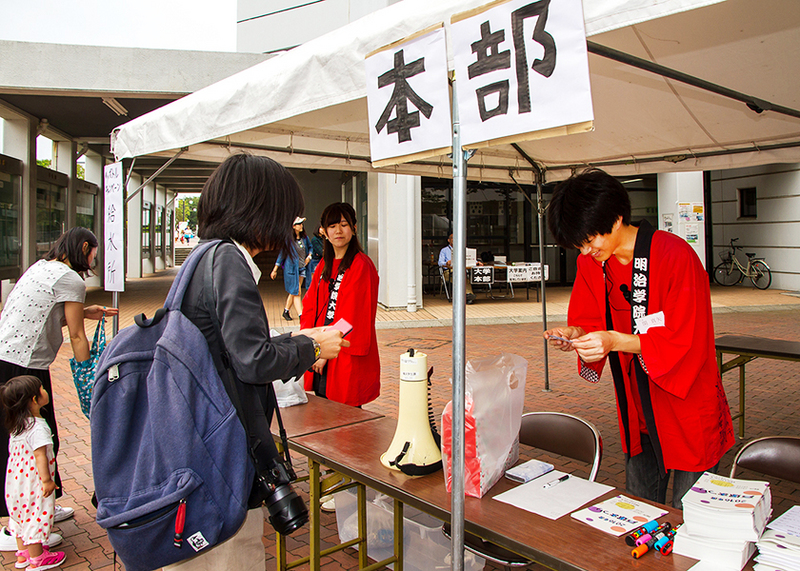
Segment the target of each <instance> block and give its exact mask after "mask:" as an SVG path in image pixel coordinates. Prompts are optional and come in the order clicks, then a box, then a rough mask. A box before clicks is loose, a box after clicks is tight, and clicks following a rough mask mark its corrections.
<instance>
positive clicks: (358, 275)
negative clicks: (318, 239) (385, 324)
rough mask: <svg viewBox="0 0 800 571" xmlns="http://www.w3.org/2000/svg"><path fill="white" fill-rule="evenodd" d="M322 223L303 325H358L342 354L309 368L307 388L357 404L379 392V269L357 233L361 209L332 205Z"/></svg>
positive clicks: (318, 362)
mask: <svg viewBox="0 0 800 571" xmlns="http://www.w3.org/2000/svg"><path fill="white" fill-rule="evenodd" d="M320 224H321V225H322V228H323V232H324V233H325V238H326V240H325V245H324V248H323V254H322V262H321V263H320V264H319V265H318V266H317V269H316V271H315V272H314V277H313V278H312V279H311V283H310V284H309V286H308V293H306V297H305V299H304V300H303V301H304V304H303V305H304V308H305V309H304V311H303V315H302V317H301V318H300V326H301V327H315V326H316V327H320V326H327V325H331V324H334V323H336V322H337V321H338V320H339V319H345V320H346V321H347V322H348V323H350V324H351V325H352V326H353V329H352V331H351V332H350V334H349V335H348V337H347V339H348V340H349V341H350V347H348V348H346V349H342V352H341V353H339V356H338V357H337V358H336V359H324V358H321V359H319V360H318V361H317V362H316V363H314V366H313V367H312V371H309V372H308V373H306V378H305V387H306V390H307V391H309V390H312V389H313V390H314V392H315V393H316V394H317V395H318V396H322V397H325V398H328V399H331V400H334V401H337V402H341V403H344V404H349V405H352V406H361V405H363V404H366V403H368V402H370V401H373V400H375V399H376V398H378V396H379V395H380V392H381V362H380V356H379V354H378V336H377V334H376V332H375V314H376V312H377V310H378V272H377V271H376V270H375V265H374V264H373V263H372V260H371V259H370V258H369V257H368V256H367V255H366V254H365V253H364V252H363V250H362V249H361V244H359V242H358V236H357V235H356V212H355V210H354V209H353V207H352V206H350V205H349V204H347V203H345V202H336V203H334V204H331V205H329V206H328V207H327V208H325V210H324V211H323V212H322V216H321V217H320Z"/></svg>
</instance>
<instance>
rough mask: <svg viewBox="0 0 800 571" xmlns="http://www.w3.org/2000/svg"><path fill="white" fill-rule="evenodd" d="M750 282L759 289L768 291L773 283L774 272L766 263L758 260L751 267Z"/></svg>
mask: <svg viewBox="0 0 800 571" xmlns="http://www.w3.org/2000/svg"><path fill="white" fill-rule="evenodd" d="M750 281H751V282H753V285H754V286H756V287H757V288H758V289H767V288H768V287H769V284H771V283H772V271H770V269H769V266H768V265H767V264H766V262H762V261H761V260H756V261H755V262H753V263H752V265H751V266H750Z"/></svg>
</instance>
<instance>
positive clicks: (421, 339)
mask: <svg viewBox="0 0 800 571" xmlns="http://www.w3.org/2000/svg"><path fill="white" fill-rule="evenodd" d="M174 274H175V271H174V270H168V271H165V272H160V273H159V274H157V275H153V276H148V277H145V278H142V279H140V280H131V281H130V282H129V283H128V286H127V290H126V292H125V293H123V294H122V295H121V304H120V305H121V317H120V323H121V326H123V327H124V326H127V325H130V324H131V323H132V322H133V316H134V315H135V314H137V313H142V312H144V313H146V314H147V315H148V316H150V315H152V314H153V312H154V311H155V309H156V308H158V307H160V306H161V304H162V303H163V300H164V299H165V297H166V291H167V289H168V287H169V284H170V283H171V281H172V278H173V277H174ZM262 282H265V283H262V294H263V297H264V299H265V306H266V308H267V313H268V316H269V319H270V323H271V325H272V326H279V327H289V328H294V327H296V325H297V320H296V318H295V320H294V322H292V323H288V322H284V321H282V320H281V319H280V312H281V311H282V310H283V301H284V299H285V294H284V293H283V289H282V284H280V283H278V282H270V281H269V278H268V276H265V277H264V278H262ZM534 300H535V296H534V295H533V292H531V299H530V301H526V300H525V291H524V290H522V291H521V292H519V291H518V292H517V295H516V297H515V298H514V299H503V300H489V299H486V298H485V296H480V295H479V300H478V301H477V302H476V303H475V304H473V305H470V306H467V308H466V309H467V321H468V327H467V358H468V359H470V358H475V357H480V356H487V355H496V354H498V353H500V352H503V351H507V352H512V353H516V354H519V355H521V356H523V357H525V358H526V359H527V360H528V363H529V368H528V377H527V380H526V383H527V384H526V401H525V411H526V412H527V411H532V410H558V411H564V412H570V413H573V414H576V415H579V416H582V417H584V418H586V419H587V420H589V421H591V422H593V423H594V424H595V425H596V426H597V427H598V429H599V430H600V432H601V434H602V436H603V442H604V458H603V463H602V466H601V470H600V474H599V476H598V480H599V481H601V482H604V483H608V484H611V485H615V486H619V487H624V458H623V454H622V450H621V446H620V441H619V440H620V439H619V433H618V429H617V421H616V407H615V401H614V394H613V388H612V386H611V383H610V382H609V381H610V377H604V378H603V379H601V382H600V383H598V384H596V385H590V384H588V383H586V382H584V381H583V380H581V379H580V378H578V376H577V374H576V366H575V361H574V357H572V356H567V355H562V354H561V353H560V352H552V351H551V352H550V354H549V388H550V390H549V391H547V392H546V391H544V390H543V389H544V386H545V375H544V367H543V362H544V347H543V342H542V339H541V330H542V325H541V304H538V303H537V302H536V301H534ZM547 300H548V315H549V317H548V321H549V323H550V324H551V325H552V324H555V323H558V322H559V321H562V320H563V319H564V318H565V314H566V307H567V304H568V300H569V289H567V288H548V290H547ZM110 301H111V296H110V294H107V293H105V292H102V291H90V292H89V293H88V296H87V303H101V304H106V305H109V304H110ZM424 301H425V308H424V309H423V310H422V311H418V312H416V314H408V313H406V312H404V311H384V310H379V312H378V327H379V331H378V341H379V345H380V352H381V366H382V377H383V379H384V380H383V384H382V391H381V396H380V398H379V399H377V400H376V401H374V402H372V403H369V404H368V405H366V406H365V408H367V409H370V410H374V411H376V412H380V413H382V414H385V415H387V416H392V417H396V415H397V401H398V390H397V389H398V377H399V356H400V354H401V353H403V352H404V351H405V350H406V349H407V348H409V347H415V348H417V349H420V350H424V351H425V352H426V353H428V355H429V364H431V365H432V366H433V367H434V375H433V389H432V393H431V394H432V402H433V406H434V408H435V410H436V411H437V412H438V413H440V412H441V410H442V408H443V407H444V405H445V404H446V402H447V401H448V400H449V399H450V391H451V387H450V383H449V378H450V376H451V368H452V356H451V347H452V327H451V325H450V324H451V320H450V315H451V307H450V305H449V304H448V303H447V302H446V300H442V299H440V298H435V297H428V296H426V297H425V299H424ZM712 302H713V306H714V322H715V328H716V333H717V334H718V335H719V334H724V333H738V334H748V335H759V336H765V337H772V338H781V339H792V340H796V339H797V331H798V324H799V323H800V298H799V297H796V295H791V294H786V293H782V292H778V291H774V290H767V291H763V292H762V291H757V290H754V289H753V288H749V287H735V288H731V289H724V288H718V287H713V288H712ZM107 331H108V332H109V333H110V331H111V327H110V326H109V327H107ZM91 333H92V330H91V324H89V325H87V334H88V335H91ZM70 355H71V351H70V348H69V347H68V346H67V347H64V348H63V349H62V350H61V351H60V353H59V356H58V358H57V360H56V362H55V363H54V365H53V366H52V367H51V372H52V377H53V385H54V393H55V394H54V401H55V407H56V416H57V418H58V422H59V431H60V436H61V452H60V454H59V465H60V469H61V472H62V478H63V482H64V484H63V487H64V497H63V498H62V499H61V500H60V502H61V503H62V504H63V505H67V506H70V507H73V508H75V518H74V519H71V520H67V521H65V522H62V523H60V524H57V530H58V531H59V532H60V533H62V534H63V536H64V543H63V544H62V545H61V546H60V547H59V549H61V550H64V551H66V552H67V560H66V562H65V564H64V565H63V566H62V568H63V569H68V570H71V571H78V570H87V569H102V568H110V566H111V565H112V560H113V559H112V557H113V555H112V550H111V547H110V545H109V543H108V540H107V537H106V534H105V532H104V530H102V529H101V528H100V527H99V526H98V525H97V524H96V523H95V521H94V517H95V510H94V508H93V507H92V506H91V503H90V498H91V495H92V491H93V489H94V485H93V482H92V473H91V460H90V458H91V452H90V435H89V424H88V421H87V420H86V418H85V417H84V416H83V415H82V414H81V412H80V407H79V404H78V399H77V395H76V394H75V389H74V386H73V385H72V379H71V373H70V370H69V363H68V360H69V356H70ZM798 384H800V373H798V372H797V367H796V364H794V363H790V362H784V361H774V360H765V359H758V360H756V361H754V362H752V363H750V364H748V365H747V397H748V404H747V414H748V417H747V418H748V421H747V436H746V438H747V439H751V438H756V437H760V436H766V435H775V434H777V435H782V434H792V435H798V434H800V420H798V418H797V411H798V409H800V396H798V395H799V394H800V393H798V391H797V386H798ZM724 385H725V389H726V392H727V394H728V400H729V402H730V403H731V404H733V403H734V402H736V403H737V404H738V377H737V375H736V373H735V372H731V373H728V374H727V375H726V376H725V379H724ZM740 446H741V443H740V442H738V441H737V445H736V446H735V447H734V449H732V450H731V451H729V452H728V453H727V454H726V455H725V457H724V458H723V461H722V465H721V469H720V472H721V473H723V474H727V473H728V471H729V470H730V464H731V460H732V458H733V456H734V453H735V452H736V450H738V448H739V447H740ZM293 459H294V464H295V467H296V468H297V469H298V472H299V473H306V472H307V470H306V461H305V459H304V458H302V457H297V456H296V455H295V456H293ZM557 461H558V462H559V464H561V465H564V466H565V468H566V469H570V470H575V471H576V473H578V474H579V475H580V474H581V473H582V472H581V470H582V468H581V467H579V466H577V465H572V464H569V463H564V461H563V460H557ZM743 477H757V476H756V475H747V474H743ZM443 485H444V482H443ZM297 488H298V491H299V492H300V493H301V495H303V496H304V497H306V498H307V486H306V485H305V484H301V485H299V486H297ZM794 504H800V489H798V487H797V486H796V485H794V484H789V483H786V482H780V483H777V485H775V486H774V489H773V509H774V510H775V513H776V514H779V513H782V512H783V511H785V510H786V509H788V507H790V506H791V505H794ZM323 525H324V529H323V548H324V547H325V546H327V545H328V544H331V545H332V544H333V543H336V542H337V539H338V537H337V529H336V521H335V517H334V516H333V515H332V514H324V515H323ZM288 544H289V550H290V553H291V557H295V558H296V557H302V556H304V555H307V544H308V529H307V527H306V528H304V529H302V530H299V531H298V532H296V533H295V534H294V535H293V536H291V537H290V538H289V542H288ZM264 545H265V549H266V555H267V569H268V570H273V569H275V568H276V562H275V540H274V533H273V532H272V531H271V528H270V526H269V524H268V523H265V535H264ZM354 554H355V551H354V550H352V549H348V550H346V551H345V552H340V553H338V554H334V555H332V556H328V557H325V558H324V566H323V568H324V569H326V570H338V569H355V568H357V559H356V557H355V556H354ZM2 561H3V563H4V565H5V566H6V568H11V567H12V566H13V554H12V553H3V554H2ZM120 567H121V566H120ZM306 568H307V566H304V567H300V569H306ZM486 568H487V569H494V567H491V566H488V565H487V567H486Z"/></svg>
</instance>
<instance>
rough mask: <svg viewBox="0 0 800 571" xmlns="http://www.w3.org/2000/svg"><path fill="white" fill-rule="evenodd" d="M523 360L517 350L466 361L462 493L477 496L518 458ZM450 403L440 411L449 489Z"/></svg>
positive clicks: (443, 454) (523, 378) (526, 367)
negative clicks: (516, 352)
mask: <svg viewBox="0 0 800 571" xmlns="http://www.w3.org/2000/svg"><path fill="white" fill-rule="evenodd" d="M527 373H528V362H527V361H526V360H525V359H523V358H522V357H520V356H519V355H513V354H511V353H503V354H502V355H499V356H496V357H486V358H483V359H473V360H471V361H469V362H467V366H466V377H465V379H466V386H465V390H466V403H465V414H464V416H465V418H464V421H465V425H466V426H465V429H464V457H465V458H464V460H465V462H464V463H465V466H464V469H465V474H464V492H465V494H466V495H468V496H473V497H477V498H480V497H483V495H484V494H485V493H486V492H487V491H489V489H490V488H491V487H492V486H494V485H495V484H496V483H497V481H498V480H499V479H500V478H501V477H502V476H503V473H504V472H505V470H506V468H508V467H510V466H512V465H513V464H514V463H515V462H516V461H517V458H518V457H519V426H520V423H521V421H522V409H523V406H524V404H525V378H526V376H527ZM452 410H453V402H452V401H450V402H448V403H447V406H445V409H444V413H443V414H442V460H443V464H444V475H445V483H446V485H447V491H448V492H449V491H450V490H451V485H452V482H451V470H452V462H451V453H452V452H451V451H452V419H453V415H452Z"/></svg>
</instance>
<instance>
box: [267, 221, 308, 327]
mask: <svg viewBox="0 0 800 571" xmlns="http://www.w3.org/2000/svg"><path fill="white" fill-rule="evenodd" d="M305 221H306V219H305V218H301V217H299V216H298V217H297V218H295V219H294V223H293V224H292V229H293V230H294V251H293V252H291V253H290V255H289V256H285V255H283V253H281V254H279V255H278V259H277V260H276V261H275V267H274V268H272V273H271V274H270V277H271V278H272V279H273V280H274V279H275V278H276V277H277V276H278V268H279V267H283V287H284V289H286V293H288V294H289V295H288V297H287V298H286V305H285V306H284V310H283V318H284V319H285V320H286V321H291V320H292V315H291V313H289V309H291V307H292V305H294V309H295V311H296V312H297V316H298V317H299V316H300V315H302V314H303V296H302V294H301V289H302V287H303V281H304V280H305V278H306V265H308V263H309V262H310V261H311V241H310V240H309V239H308V236H307V235H306V231H305V229H304V228H303V222H305Z"/></svg>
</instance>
